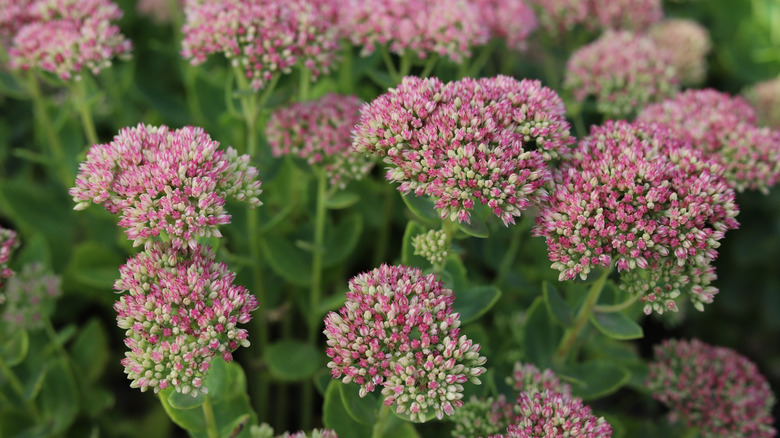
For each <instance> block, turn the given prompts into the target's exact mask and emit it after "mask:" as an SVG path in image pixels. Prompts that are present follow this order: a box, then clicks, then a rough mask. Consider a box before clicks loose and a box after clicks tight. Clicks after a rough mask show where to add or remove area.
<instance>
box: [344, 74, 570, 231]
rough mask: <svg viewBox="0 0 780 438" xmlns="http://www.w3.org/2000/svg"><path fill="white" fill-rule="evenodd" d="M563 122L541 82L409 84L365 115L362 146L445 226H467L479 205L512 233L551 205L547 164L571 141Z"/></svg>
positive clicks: (558, 104)
mask: <svg viewBox="0 0 780 438" xmlns="http://www.w3.org/2000/svg"><path fill="white" fill-rule="evenodd" d="M564 113H565V108H564V106H563V102H562V101H561V99H560V98H559V97H558V95H557V94H555V92H554V91H552V90H551V89H549V88H546V87H543V86H542V85H541V83H540V82H539V81H532V80H522V81H517V80H515V79H513V78H510V77H507V76H498V77H494V78H484V79H463V80H461V81H457V82H451V83H448V84H443V83H442V82H441V81H439V80H438V79H435V78H431V79H420V78H416V77H407V78H404V80H403V82H402V83H401V84H400V85H399V86H398V87H397V88H395V89H391V90H390V91H389V92H388V93H385V94H383V95H381V96H379V97H378V98H377V99H375V100H374V101H372V102H371V103H370V104H369V105H367V106H366V107H364V108H363V111H362V114H361V120H360V124H359V125H358V126H357V127H356V131H355V142H354V145H355V147H356V148H357V150H358V151H360V152H371V153H373V154H375V155H378V156H380V157H384V160H385V162H386V163H388V164H391V165H392V167H391V168H390V169H389V170H388V172H387V179H388V180H390V181H396V182H400V183H401V184H400V185H399V187H398V190H399V191H401V192H403V193H408V192H411V191H413V192H414V193H415V195H416V196H423V195H426V196H430V197H431V198H433V200H434V202H435V206H436V208H437V209H438V210H439V213H440V215H441V217H442V218H449V219H450V220H452V221H455V220H457V221H459V222H463V221H469V217H470V214H471V213H470V211H471V210H472V209H473V208H474V205H475V204H476V202H479V203H480V204H483V205H487V207H489V208H490V209H491V210H492V211H493V213H495V214H496V216H498V217H499V218H501V220H502V221H503V222H504V224H509V223H514V218H515V217H517V216H520V214H521V211H522V210H525V209H526V208H528V207H529V206H530V205H531V204H532V203H534V202H536V201H538V200H539V199H540V198H541V197H542V196H544V194H545V193H546V192H545V191H544V188H543V186H544V184H545V183H546V182H547V181H548V180H549V170H548V168H547V165H546V163H547V162H548V161H549V160H551V159H553V158H557V157H560V156H561V155H565V154H566V153H567V149H568V148H567V147H568V145H569V144H570V143H571V142H572V141H573V140H572V139H571V138H570V136H569V125H568V123H567V122H566V119H565V118H564Z"/></svg>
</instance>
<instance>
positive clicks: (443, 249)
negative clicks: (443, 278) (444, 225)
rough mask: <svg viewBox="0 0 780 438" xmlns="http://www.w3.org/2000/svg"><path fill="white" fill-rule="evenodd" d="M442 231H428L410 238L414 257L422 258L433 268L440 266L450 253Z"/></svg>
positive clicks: (444, 233) (445, 234) (445, 236)
mask: <svg viewBox="0 0 780 438" xmlns="http://www.w3.org/2000/svg"><path fill="white" fill-rule="evenodd" d="M449 243H450V242H449V241H448V240H447V233H446V232H445V231H444V230H429V231H428V232H425V233H422V234H418V235H416V236H414V237H412V247H413V248H414V255H419V256H421V257H424V258H425V259H426V260H428V262H430V263H431V265H433V266H441V265H443V264H444V260H445V259H446V258H447V254H448V253H449V251H450V248H449Z"/></svg>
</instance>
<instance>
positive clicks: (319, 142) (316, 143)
mask: <svg viewBox="0 0 780 438" xmlns="http://www.w3.org/2000/svg"><path fill="white" fill-rule="evenodd" d="M361 105H362V103H361V101H360V100H359V99H358V98H357V97H355V96H341V95H338V94H332V93H329V94H327V95H325V96H323V97H322V98H320V99H317V100H314V101H309V102H297V103H293V104H291V105H289V106H286V107H282V108H279V109H277V110H275V111H274V113H273V114H271V119H270V120H269V121H268V125H267V127H266V136H267V138H268V143H269V144H270V145H271V151H272V152H273V154H274V155H275V156H280V155H295V156H297V157H300V158H303V159H305V160H306V161H307V162H308V163H309V164H311V165H321V166H323V167H324V169H325V171H326V172H327V174H328V179H329V180H330V183H331V184H332V185H334V186H339V187H341V188H343V187H344V186H346V184H347V182H349V181H351V180H353V179H355V180H358V179H361V178H362V177H363V176H365V175H366V174H367V173H368V172H369V171H370V170H371V168H372V167H373V162H372V161H371V160H369V159H368V158H366V156H365V154H359V153H357V152H356V151H355V150H354V149H353V148H352V129H353V128H354V126H355V125H356V124H357V123H358V121H359V120H360V108H361Z"/></svg>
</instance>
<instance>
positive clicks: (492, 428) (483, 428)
mask: <svg viewBox="0 0 780 438" xmlns="http://www.w3.org/2000/svg"><path fill="white" fill-rule="evenodd" d="M514 406H515V405H514V402H511V403H510V402H508V401H507V400H506V397H504V395H503V394H502V395H499V396H498V397H497V398H494V397H487V398H477V397H475V396H471V399H469V400H468V401H467V402H466V403H465V404H464V405H463V407H461V408H459V409H458V410H456V411H455V414H453V416H452V419H451V421H452V422H453V423H455V428H454V429H453V430H452V436H453V437H454V438H474V437H482V436H488V435H493V434H497V433H500V432H502V431H505V430H506V428H507V426H508V425H509V424H510V423H512V422H513V421H515V420H516V418H515V417H516V416H515V409H514Z"/></svg>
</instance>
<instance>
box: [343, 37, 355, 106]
mask: <svg viewBox="0 0 780 438" xmlns="http://www.w3.org/2000/svg"><path fill="white" fill-rule="evenodd" d="M341 53H342V58H341V67H340V68H339V91H341V92H342V93H344V94H354V92H353V90H354V88H355V87H354V84H353V81H352V64H353V59H352V58H353V56H354V55H353V52H352V45H350V44H349V43H347V42H346V41H343V42H342V43H341Z"/></svg>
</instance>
